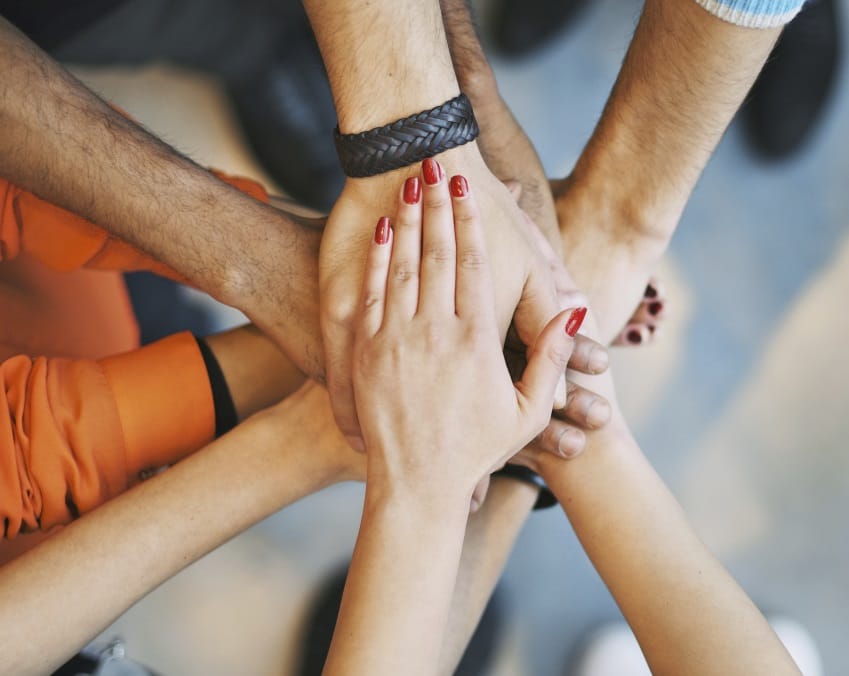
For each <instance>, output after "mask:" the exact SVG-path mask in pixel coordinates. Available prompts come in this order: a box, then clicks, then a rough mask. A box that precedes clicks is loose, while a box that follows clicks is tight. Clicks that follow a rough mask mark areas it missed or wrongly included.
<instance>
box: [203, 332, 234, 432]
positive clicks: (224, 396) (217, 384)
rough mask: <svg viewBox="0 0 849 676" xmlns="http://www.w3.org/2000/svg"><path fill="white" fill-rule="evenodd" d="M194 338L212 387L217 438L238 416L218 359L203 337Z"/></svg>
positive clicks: (227, 429) (229, 428) (230, 427)
mask: <svg viewBox="0 0 849 676" xmlns="http://www.w3.org/2000/svg"><path fill="white" fill-rule="evenodd" d="M195 340H196V341H197V343H198V348H199V349H200V354H201V356H202V357H203V363H204V366H206V373H207V375H208V376H209V386H210V387H211V388H212V403H213V405H214V406H215V438H216V439H217V438H218V437H220V436H222V435H224V434H227V432H229V431H230V430H232V429H233V428H234V427H235V426H236V424H237V423H238V422H239V417H238V416H237V415H236V405H235V404H234V403H233V397H232V395H231V394H230V388H229V387H228V386H227V381H226V380H225V379H224V373H223V372H222V371H221V366H220V365H219V363H218V360H217V359H216V358H215V355H214V354H213V352H212V350H211V349H210V347H209V345H207V344H206V341H205V340H204V339H203V338H198V337H197V336H195Z"/></svg>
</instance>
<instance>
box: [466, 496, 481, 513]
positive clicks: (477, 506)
mask: <svg viewBox="0 0 849 676" xmlns="http://www.w3.org/2000/svg"><path fill="white" fill-rule="evenodd" d="M480 508H481V503H480V502H478V499H477V498H472V502H471V504H470V505H469V511H470V512H471V513H472V514H474V513H475V512H477V511H478V510H479V509H480Z"/></svg>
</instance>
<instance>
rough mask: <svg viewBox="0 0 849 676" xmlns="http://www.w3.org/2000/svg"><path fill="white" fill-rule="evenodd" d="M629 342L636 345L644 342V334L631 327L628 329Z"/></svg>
mask: <svg viewBox="0 0 849 676" xmlns="http://www.w3.org/2000/svg"><path fill="white" fill-rule="evenodd" d="M627 338H628V342H629V343H633V344H634V345H639V344H640V343H642V342H643V334H642V333H640V332H639V331H637V329H631V330H630V331H628V336H627Z"/></svg>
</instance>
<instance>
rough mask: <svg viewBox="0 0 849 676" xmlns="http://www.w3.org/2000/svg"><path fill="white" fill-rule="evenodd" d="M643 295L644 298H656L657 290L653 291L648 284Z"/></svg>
mask: <svg viewBox="0 0 849 676" xmlns="http://www.w3.org/2000/svg"><path fill="white" fill-rule="evenodd" d="M644 295H645V297H646V298H657V289H655V288H654V287H653V286H652V285H651V284H649V285H648V286H647V287H646V292H645V294H644Z"/></svg>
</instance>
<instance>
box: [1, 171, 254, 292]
mask: <svg viewBox="0 0 849 676" xmlns="http://www.w3.org/2000/svg"><path fill="white" fill-rule="evenodd" d="M213 173H214V174H215V175H216V176H218V177H219V178H220V179H221V180H223V181H225V182H226V183H229V184H230V185H232V186H233V187H235V188H237V189H238V190H241V191H242V192H244V193H247V194H248V195H250V196H251V197H253V198H254V199H257V200H259V201H262V202H266V203H267V202H268V193H267V192H266V191H265V188H263V187H262V185H260V184H259V183H257V182H256V181H252V180H250V179H247V178H241V177H236V176H228V175H226V174H224V173H222V172H219V171H213ZM21 252H26V253H28V254H30V255H32V256H33V257H35V258H36V259H38V260H39V261H41V262H42V263H43V264H45V265H47V266H48V267H50V268H53V269H54V270H58V271H59V272H69V271H71V270H76V269H78V268H82V267H85V268H89V269H97V270H121V271H123V272H133V271H138V270H146V271H149V272H154V273H156V274H158V275H162V276H164V277H169V278H171V279H174V280H176V281H178V282H185V281H186V280H185V279H184V278H183V277H182V276H181V275H179V274H178V273H176V272H175V271H174V270H172V269H171V268H169V267H168V266H167V265H165V264H163V263H160V262H159V261H157V260H155V259H154V258H151V257H150V256H148V255H147V254H145V253H143V252H142V251H140V250H139V249H136V248H135V247H133V246H131V245H130V244H127V243H126V242H124V241H123V240H120V239H118V238H117V237H112V236H111V235H109V234H108V233H107V232H106V231H105V230H103V229H102V228H100V227H99V226H97V225H95V224H94V223H91V222H90V221H87V220H85V219H84V218H81V217H80V216H77V215H76V214H74V213H72V212H70V211H68V210H66V209H62V208H61V207H57V206H56V205H54V204H51V203H50V202H46V201H44V200H43V199H41V198H39V197H36V196H35V195H33V194H32V193H30V192H27V191H26V190H22V189H21V188H19V187H17V186H15V185H13V184H11V183H9V181H7V180H5V179H2V178H0V262H2V261H5V260H11V259H12V258H14V257H15V256H17V255H18V254H19V253H21Z"/></svg>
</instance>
